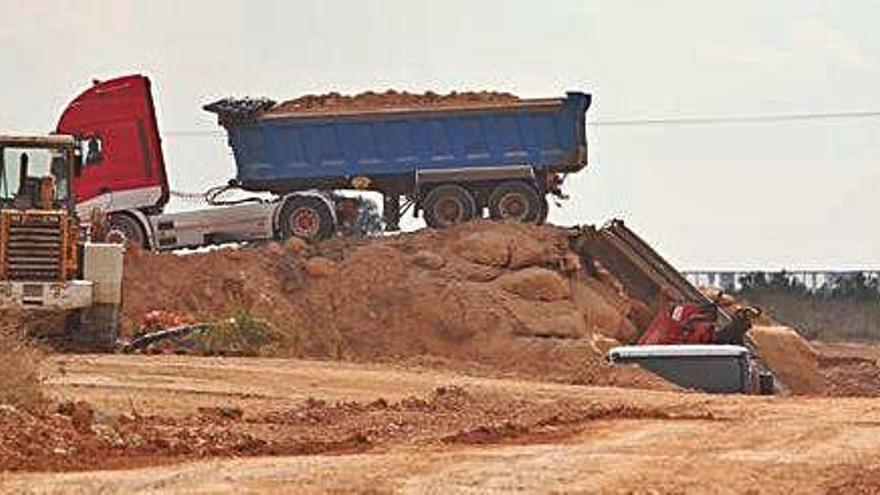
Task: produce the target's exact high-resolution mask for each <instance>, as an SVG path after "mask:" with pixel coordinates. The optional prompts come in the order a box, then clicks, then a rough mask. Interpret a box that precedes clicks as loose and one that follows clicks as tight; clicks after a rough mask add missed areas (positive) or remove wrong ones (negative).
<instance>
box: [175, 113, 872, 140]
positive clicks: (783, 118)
mask: <svg viewBox="0 0 880 495" xmlns="http://www.w3.org/2000/svg"><path fill="white" fill-rule="evenodd" d="M877 118H880V111H865V112H829V113H792V114H768V115H733V116H714V117H658V118H649V119H606V120H595V121H592V122H587V125H589V126H594V127H625V126H626V127H647V126H677V125H725V124H760V123H774V122H810V121H822V120H853V119H877ZM164 134H165V135H168V136H175V137H223V136H225V135H226V133H225V132H224V131H221V130H195V129H182V130H172V131H167V132H165V133H164Z"/></svg>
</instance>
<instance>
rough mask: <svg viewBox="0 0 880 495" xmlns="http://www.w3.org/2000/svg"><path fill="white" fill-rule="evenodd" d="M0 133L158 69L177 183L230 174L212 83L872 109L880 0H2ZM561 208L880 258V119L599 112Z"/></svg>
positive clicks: (616, 106)
mask: <svg viewBox="0 0 880 495" xmlns="http://www.w3.org/2000/svg"><path fill="white" fill-rule="evenodd" d="M0 13H2V15H0V67H2V74H3V81H4V85H3V89H2V92H0V128H2V130H3V132H8V131H29V132H46V131H49V130H51V129H52V128H53V127H54V126H55V123H56V121H57V118H58V116H59V114H60V113H61V111H62V109H63V108H64V106H65V105H66V104H67V102H69V100H70V99H72V98H73V97H74V96H75V95H76V94H78V93H79V92H80V91H81V90H82V89H85V88H86V87H87V86H88V85H89V84H90V81H91V80H92V79H93V78H98V79H104V78H110V77H114V76H119V75H124V74H129V73H143V74H146V75H148V76H149V77H150V78H151V79H152V80H153V87H154V91H155V101H156V105H157V106H158V109H157V110H158V114H159V121H160V122H159V123H160V128H161V130H162V131H163V139H164V148H165V154H166V164H167V165H168V167H169V175H170V179H171V181H172V188H174V189H177V190H184V191H201V190H204V189H205V188H207V187H208V186H211V185H216V184H220V183H224V182H225V181H226V180H227V179H229V178H230V177H232V176H233V175H234V166H233V162H232V157H231V154H230V152H229V149H228V147H227V145H226V144H225V141H224V138H223V136H222V135H216V134H215V135H210V134H209V135H192V134H189V133H187V132H183V133H181V132H180V131H194V130H202V131H212V130H217V129H218V128H217V126H216V124H215V121H214V119H213V115H212V114H208V113H206V112H204V111H202V110H201V106H202V105H203V104H205V103H207V102H210V101H213V100H214V99H217V98H220V97H224V96H230V95H237V96H244V95H250V96H269V97H273V98H274V99H286V98H289V97H294V96H297V95H300V94H302V93H316V92H317V93H324V92H328V91H340V92H359V91H363V90H367V89H386V88H396V89H407V90H414V91H423V90H427V89H431V90H434V91H444V92H445V91H450V90H480V89H491V90H503V91H512V92H515V93H517V94H519V95H521V96H525V97H546V96H561V95H562V94H563V93H564V92H565V91H566V90H572V89H578V90H584V91H587V92H590V93H592V94H593V95H594V106H593V108H591V109H590V111H589V112H588V120H589V121H594V122H596V121H598V122H599V123H601V122H602V121H609V120H616V119H645V118H660V119H662V118H677V117H689V116H695V117H712V116H740V115H777V114H802V113H823V112H849V111H857V112H861V111H877V110H880V90H878V88H880V67H878V63H880V60H878V55H880V34H878V33H880V31H878V29H877V24H876V23H877V20H878V19H880V2H876V1H874V0H848V1H846V2H840V1H838V2H833V1H828V2H819V1H810V0H777V1H774V2H767V1H766V0H758V1H745V0H739V1H736V2H730V1H720V0H715V1H709V0H693V1H683V0H682V1H665V2H656V1H650V0H643V1H623V0H608V1H590V0H577V1H571V2H568V1H551V0H545V1H543V2H534V1H513V0H508V1H475V0H470V1H453V0H444V1H443V2H436V1H424V2H420V1H417V0H405V1H363V0H361V1H328V0H319V1H305V0H298V1H257V0H250V1H246V2H245V1H241V2H232V1H229V2H226V1H222V0H213V1H205V2H201V1H192V0H186V1H181V0H177V1H157V0H153V1H150V2H144V1H137V2H135V1H131V2H128V1H108V0H102V1H90V0H76V1H58V0H54V1H49V0H28V1H13V0H0ZM588 142H589V145H590V147H591V149H590V159H591V164H590V167H589V168H588V169H586V170H585V171H583V172H581V173H580V174H578V175H577V176H573V177H570V178H569V182H568V184H567V186H568V192H569V193H570V194H571V196H572V197H571V199H570V200H569V201H567V202H565V203H564V204H563V205H562V207H561V208H554V209H553V211H552V212H551V215H550V218H551V221H553V222H556V223H562V224H577V223H602V222H604V221H605V220H606V219H609V218H612V217H620V218H624V219H625V220H626V221H627V222H628V223H629V224H630V225H632V226H633V227H634V228H635V229H636V230H637V231H638V232H639V233H641V234H642V235H643V236H644V237H646V238H647V239H649V240H650V241H651V242H652V243H654V245H655V246H656V247H657V249H658V250H659V251H660V252H661V253H663V254H666V255H667V256H668V257H669V258H670V260H671V261H672V262H673V263H675V264H676V265H677V266H679V267H681V268H690V269H696V268H745V269H749V268H761V269H778V268H782V267H786V268H790V269H796V268H804V269H806V268H840V269H842V268H875V269H877V268H880V228H878V225H880V223H878V221H877V215H878V213H880V194H878V193H877V189H878V188H880V168H878V164H880V160H878V159H880V118H873V119H872V118H866V119H829V120H808V121H797V122H765V123H749V124H745V123H740V124H714V125H655V126H602V125H598V126H591V127H590V128H589V130H588Z"/></svg>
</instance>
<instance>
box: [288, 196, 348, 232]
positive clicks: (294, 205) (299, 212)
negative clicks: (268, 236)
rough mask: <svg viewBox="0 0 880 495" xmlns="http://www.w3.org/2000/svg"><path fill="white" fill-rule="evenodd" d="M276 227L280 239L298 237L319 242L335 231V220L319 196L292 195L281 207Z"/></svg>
mask: <svg viewBox="0 0 880 495" xmlns="http://www.w3.org/2000/svg"><path fill="white" fill-rule="evenodd" d="M278 227H279V231H280V232H281V238H282V239H289V238H291V237H299V238H300V239H303V240H305V241H307V242H320V241H323V240H326V239H329V238H330V236H332V235H333V233H334V232H336V221H335V220H334V219H333V212H331V211H330V208H329V207H328V206H327V203H326V202H325V201H323V200H322V199H321V198H317V197H314V196H293V197H291V198H289V199H288V200H287V201H285V202H284V206H282V207H281V212H280V213H279V215H278Z"/></svg>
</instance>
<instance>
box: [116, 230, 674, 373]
mask: <svg viewBox="0 0 880 495" xmlns="http://www.w3.org/2000/svg"><path fill="white" fill-rule="evenodd" d="M568 242H569V241H568V237H567V234H566V232H565V231H564V230H562V229H558V228H554V227H551V226H534V225H524V224H515V223H510V224H508V223H496V222H472V223H469V224H466V225H461V226H458V227H455V228H452V229H448V230H444V231H434V230H424V231H420V232H416V233H413V234H406V235H401V236H399V237H395V238H390V239H386V240H380V241H372V242H367V243H348V242H346V241H343V240H339V239H334V240H332V241H329V242H327V243H324V244H321V245H318V246H303V245H300V244H299V243H296V242H292V243H288V244H286V245H284V246H278V245H275V244H270V245H268V246H265V247H261V248H252V249H224V250H217V251H212V252H207V253H197V254H187V255H182V256H181V255H173V254H152V253H143V252H138V253H133V255H131V256H128V257H127V259H126V273H125V298H126V301H125V302H126V304H125V317H126V321H127V324H128V328H129V330H133V329H134V328H136V326H137V325H138V324H139V322H140V321H142V320H143V317H144V315H146V314H147V313H148V312H149V311H151V310H157V309H161V310H166V311H173V312H177V313H181V314H184V315H188V316H190V317H192V318H195V319H202V320H216V319H219V318H224V317H226V316H228V315H229V314H230V313H231V312H233V311H240V310H246V311H249V312H250V313H252V314H253V315H255V316H257V317H259V318H262V319H265V320H267V321H268V322H270V324H271V325H272V326H273V327H274V329H275V330H276V331H277V332H278V333H280V334H282V335H284V336H285V338H283V339H280V341H278V342H276V343H274V344H273V347H272V348H271V349H269V350H267V352H269V353H273V354H277V355H285V356H299V357H314V358H322V359H323V358H331V359H350V360H386V361H387V360H408V359H412V358H415V357H426V356H432V357H435V358H439V359H443V360H447V361H449V362H456V363H476V364H479V365H481V366H489V367H490V368H492V369H496V370H499V371H502V372H515V373H523V374H527V375H530V376H536V377H540V378H551V379H559V380H565V381H575V382H579V383H603V384H612V383H614V384H621V385H626V384H638V385H651V386H660V387H663V386H665V385H664V384H663V382H662V381H661V380H659V379H656V378H654V377H653V376H651V375H648V374H647V373H643V372H641V371H639V370H632V369H628V368H614V369H612V368H611V367H610V366H609V365H608V364H607V363H605V361H604V358H603V353H604V350H605V347H607V341H602V342H603V343H602V345H596V342H597V341H596V339H595V338H594V335H595V334H597V333H598V334H604V335H607V336H609V337H611V338H614V339H616V340H617V341H622V342H626V341H629V340H631V338H632V337H633V336H634V327H633V324H632V322H630V321H629V319H628V318H627V312H628V311H629V309H630V304H629V303H627V298H626V296H625V295H624V294H621V293H620V291H619V288H615V287H609V286H607V285H606V284H605V282H602V281H600V280H598V279H593V278H590V277H588V276H587V275H585V272H583V271H579V272H573V271H572V266H573V265H577V257H576V256H575V255H573V253H571V252H570V251H569V248H568ZM572 257H574V258H575V260H574V261H573V260H572ZM546 337H552V338H549V339H548V338H546Z"/></svg>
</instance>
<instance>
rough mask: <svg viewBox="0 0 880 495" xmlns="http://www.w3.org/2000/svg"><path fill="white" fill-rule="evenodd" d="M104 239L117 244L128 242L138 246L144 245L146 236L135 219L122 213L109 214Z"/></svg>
mask: <svg viewBox="0 0 880 495" xmlns="http://www.w3.org/2000/svg"><path fill="white" fill-rule="evenodd" d="M106 240H107V242H115V243H118V244H126V243H129V242H130V243H132V244H134V245H135V246H137V247H140V248H143V247H146V236H145V235H144V230H143V229H142V228H141V226H140V225H138V222H137V220H135V219H134V218H132V217H130V216H128V215H125V214H122V213H117V214H115V215H111V216H110V228H109V229H108V230H107V236H106Z"/></svg>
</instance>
